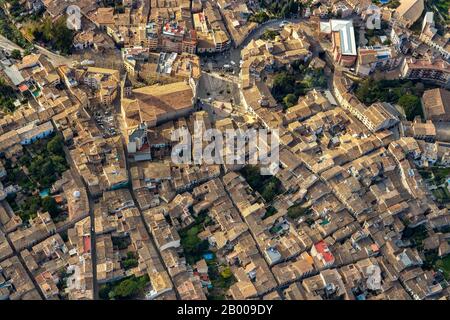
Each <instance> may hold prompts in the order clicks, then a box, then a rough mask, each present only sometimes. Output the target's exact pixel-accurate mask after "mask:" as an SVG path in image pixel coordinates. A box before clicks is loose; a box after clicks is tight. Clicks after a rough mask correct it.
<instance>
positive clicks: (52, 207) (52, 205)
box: [42, 197, 59, 218]
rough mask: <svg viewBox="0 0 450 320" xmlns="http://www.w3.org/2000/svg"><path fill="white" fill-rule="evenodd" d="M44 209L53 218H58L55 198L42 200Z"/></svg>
mask: <svg viewBox="0 0 450 320" xmlns="http://www.w3.org/2000/svg"><path fill="white" fill-rule="evenodd" d="M42 209H43V210H44V211H46V212H48V213H49V214H50V216H51V217H52V218H56V217H57V216H58V214H59V208H58V204H57V203H56V200H55V199H54V198H53V197H45V198H43V199H42Z"/></svg>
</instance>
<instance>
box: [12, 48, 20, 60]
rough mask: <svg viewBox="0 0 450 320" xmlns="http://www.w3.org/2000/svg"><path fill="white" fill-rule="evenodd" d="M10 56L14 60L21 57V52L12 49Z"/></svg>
mask: <svg viewBox="0 0 450 320" xmlns="http://www.w3.org/2000/svg"><path fill="white" fill-rule="evenodd" d="M11 58H13V59H16V60H19V59H22V53H20V50H17V49H14V50H13V51H11Z"/></svg>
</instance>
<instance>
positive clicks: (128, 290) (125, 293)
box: [110, 278, 139, 298]
mask: <svg viewBox="0 0 450 320" xmlns="http://www.w3.org/2000/svg"><path fill="white" fill-rule="evenodd" d="M111 293H112V294H111ZM111 293H110V297H111V296H112V297H121V298H131V297H134V296H136V295H137V294H138V293H139V286H138V283H137V282H136V281H134V280H133V279H131V278H130V279H125V280H124V281H122V282H120V283H119V285H118V286H117V287H115V288H114V290H113V291H111Z"/></svg>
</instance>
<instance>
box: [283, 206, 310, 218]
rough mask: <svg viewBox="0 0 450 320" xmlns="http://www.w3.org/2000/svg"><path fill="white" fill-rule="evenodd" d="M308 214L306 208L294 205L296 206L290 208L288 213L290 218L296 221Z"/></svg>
mask: <svg viewBox="0 0 450 320" xmlns="http://www.w3.org/2000/svg"><path fill="white" fill-rule="evenodd" d="M308 213H309V209H308V208H304V207H302V206H300V205H294V206H292V207H290V208H289V209H288V211H287V215H288V217H289V218H291V219H293V220H296V219H298V218H300V217H301V216H303V215H307V214H308Z"/></svg>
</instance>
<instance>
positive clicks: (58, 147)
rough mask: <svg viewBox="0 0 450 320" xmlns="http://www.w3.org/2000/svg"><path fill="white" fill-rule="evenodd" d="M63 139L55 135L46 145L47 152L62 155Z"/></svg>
mask: <svg viewBox="0 0 450 320" xmlns="http://www.w3.org/2000/svg"><path fill="white" fill-rule="evenodd" d="M63 146H64V142H63V138H62V137H61V136H60V135H59V134H57V135H56V136H54V137H53V138H52V139H51V140H50V141H49V142H48V143H47V151H48V152H50V153H53V154H57V155H64V149H63Z"/></svg>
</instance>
